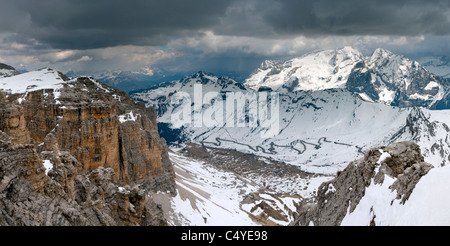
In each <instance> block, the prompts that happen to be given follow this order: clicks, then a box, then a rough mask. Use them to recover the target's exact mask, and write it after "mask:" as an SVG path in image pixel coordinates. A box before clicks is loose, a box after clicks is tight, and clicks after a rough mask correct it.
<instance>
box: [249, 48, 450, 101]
mask: <svg viewBox="0 0 450 246" xmlns="http://www.w3.org/2000/svg"><path fill="white" fill-rule="evenodd" d="M244 84H245V85H246V86H248V87H249V88H252V89H255V90H258V89H260V88H266V87H268V88H270V89H272V90H275V91H279V92H290V91H298V90H323V89H329V88H347V89H348V90H349V91H351V92H356V93H358V94H360V95H361V97H363V98H364V99H365V100H368V101H374V102H382V103H384V104H387V105H393V106H400V107H410V106H418V107H427V108H432V109H444V108H446V105H447V103H446V102H447V101H448V98H447V97H448V92H449V90H450V83H449V82H448V81H447V80H446V79H444V78H442V77H440V76H437V75H435V74H432V73H430V72H429V71H428V70H427V69H425V67H423V66H422V65H420V64H419V63H418V62H416V61H411V60H409V59H408V58H406V57H405V56H403V55H397V54H394V53H392V52H390V51H388V50H385V49H381V48H379V49H376V50H375V51H374V52H373V54H372V55H371V56H369V57H364V56H363V55H362V54H361V53H360V52H359V51H358V50H356V49H353V48H351V47H344V48H342V49H336V50H325V51H319V52H313V53H309V54H307V55H304V56H302V57H299V58H294V59H291V60H288V61H286V62H272V61H266V62H264V63H263V64H262V65H261V67H260V68H258V69H257V70H256V71H255V72H254V73H253V74H252V75H251V76H250V77H249V78H248V79H246V80H245V82H244Z"/></svg>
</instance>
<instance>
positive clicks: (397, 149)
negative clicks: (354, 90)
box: [292, 142, 433, 226]
mask: <svg viewBox="0 0 450 246" xmlns="http://www.w3.org/2000/svg"><path fill="white" fill-rule="evenodd" d="M431 168H433V166H432V165H431V164H428V163H425V162H424V158H423V156H422V155H421V153H420V148H419V146H418V145H417V144H415V143H413V142H400V143H396V144H393V145H391V146H387V147H376V148H373V149H371V150H370V151H368V152H367V153H366V154H365V155H364V157H363V158H361V159H360V160H357V161H355V162H351V163H350V164H349V165H348V166H347V168H345V169H344V170H343V171H342V172H338V174H337V176H336V178H334V179H333V180H331V181H329V182H324V183H323V184H322V185H321V186H320V187H319V189H318V192H317V196H316V198H315V202H314V203H306V202H304V203H303V204H301V208H300V209H299V215H298V216H297V218H296V220H295V221H294V223H292V225H316V226H338V225H341V223H342V221H343V219H344V218H345V217H346V216H347V215H348V214H350V213H352V212H353V211H354V210H355V209H356V208H357V206H358V204H359V203H360V201H361V199H362V198H363V197H364V196H365V195H366V192H367V189H368V187H369V186H373V185H379V186H381V185H382V184H383V182H392V184H390V185H389V187H388V188H389V189H390V190H391V191H392V192H394V193H396V196H395V197H394V199H393V200H392V201H391V202H390V203H391V204H392V203H393V202H394V200H397V202H399V203H400V204H404V203H405V202H407V200H408V198H409V196H410V195H411V193H412V192H413V190H414V188H415V186H416V184H417V183H418V182H419V180H420V178H421V177H422V176H424V175H425V174H427V173H428V171H429V170H430V169H431ZM386 179H389V181H386ZM376 212H377V211H373V207H372V211H371V214H372V216H371V218H370V220H371V221H366V222H365V223H366V224H367V225H376V223H375V220H374V219H375V218H376Z"/></svg>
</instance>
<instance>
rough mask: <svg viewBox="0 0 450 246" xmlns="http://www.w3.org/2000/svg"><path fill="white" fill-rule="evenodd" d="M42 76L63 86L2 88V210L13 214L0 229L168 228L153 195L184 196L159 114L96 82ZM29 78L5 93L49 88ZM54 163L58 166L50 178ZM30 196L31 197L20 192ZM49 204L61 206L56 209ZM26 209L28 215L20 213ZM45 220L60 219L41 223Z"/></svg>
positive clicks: (18, 79) (16, 79) (21, 77)
mask: <svg viewBox="0 0 450 246" xmlns="http://www.w3.org/2000/svg"><path fill="white" fill-rule="evenodd" d="M40 72H41V73H43V74H44V73H45V74H47V75H48V74H51V75H53V76H55V77H56V81H58V86H47V87H45V88H42V89H41V88H39V89H36V87H38V86H36V85H34V84H33V83H31V84H29V85H26V90H24V91H12V90H11V89H10V90H9V91H8V90H7V89H4V88H2V86H1V85H0V132H1V136H2V146H3V147H2V148H1V150H0V164H1V165H0V180H1V185H0V188H1V189H0V194H1V196H2V199H1V200H2V203H3V204H0V209H1V210H2V212H3V213H4V215H5V217H4V218H5V219H4V220H2V221H0V222H1V223H0V224H21V225H29V224H40V225H44V224H52V225H54V224H61V225H66V224H67V225H69V224H70V225H156V224H158V225H159V224H164V223H165V222H164V221H163V219H155V218H158V216H156V217H155V216H154V215H155V214H156V215H157V214H158V213H159V214H162V211H161V209H159V208H157V206H156V205H155V204H154V203H153V202H152V199H151V198H149V197H148V196H147V192H146V191H153V192H158V191H162V192H169V193H171V194H175V193H176V190H175V180H174V171H173V166H172V164H171V163H170V160H169V157H168V152H167V151H168V149H167V146H166V142H165V140H164V139H162V138H160V137H159V134H158V129H157V124H156V112H155V110H154V109H153V108H146V107H145V105H144V104H143V103H140V102H135V101H133V100H131V99H130V97H129V96H128V95H127V94H126V93H125V92H122V91H118V90H115V89H113V88H111V87H108V86H106V85H104V84H102V83H100V82H98V81H96V80H94V79H92V78H90V77H82V78H77V79H74V80H69V79H68V78H67V77H66V76H64V75H63V74H61V73H59V72H57V71H54V70H51V69H44V70H41V71H40ZM25 76H29V75H26V74H24V75H16V76H13V77H10V78H7V79H8V80H6V79H5V80H2V81H3V82H4V83H3V86H4V87H7V86H8V85H10V84H11V83H30V81H32V82H35V83H36V84H38V83H41V81H39V79H38V78H36V79H31V80H30V79H28V80H26V79H24V77H25ZM12 79H14V80H12ZM8 83H10V84H8ZM38 85H39V84H38ZM10 87H12V86H10ZM14 88H16V87H14ZM44 160H45V161H44ZM46 163H47V164H48V163H51V164H52V166H53V168H52V169H51V170H50V171H49V170H47V169H46V168H45V164H46ZM46 172H47V175H46ZM14 189H17V192H16V191H15V190H14ZM23 189H28V190H29V192H28V193H22V192H19V191H20V190H23ZM14 192H16V193H14ZM22 196H28V197H31V198H30V199H32V200H33V199H34V200H33V201H31V203H30V202H26V201H25V200H26V199H25V197H22ZM55 198H57V200H58V201H55ZM48 199H50V201H53V203H55V204H54V207H52V208H48V204H46V202H48V201H49V200H48ZM21 202H26V203H27V204H28V205H25V206H23V205H21V204H22V203H21ZM44 204H45V205H44ZM40 205H42V206H44V207H46V208H45V209H47V211H44V210H45V209H44V210H40ZM21 206H22V209H21V210H20V211H22V212H21V213H17V212H14V213H12V211H13V210H16V209H18V207H21ZM61 206H62V207H61ZM56 207H58V209H62V210H61V211H60V210H58V209H56ZM8 209H9V210H11V211H9V210H8ZM55 209H56V210H55ZM80 209H81V210H80ZM86 209H87V210H86ZM70 211H72V212H73V213H74V214H73V213H72V212H70ZM149 211H153V212H152V214H150V212H149ZM155 211H156V213H155ZM66 212H67V213H70V214H71V216H66V215H64V213H66ZM42 213H47V214H48V216H53V217H52V218H47V217H45V216H44V218H41V217H39V216H43V215H42ZM61 213H62V214H61ZM55 216H56V217H58V216H62V217H61V218H59V217H58V218H56V217H55ZM0 217H1V216H0ZM66 217H67V218H66ZM68 217H70V218H68ZM8 218H9V219H8ZM25 218H28V219H25ZM92 218H96V219H95V220H94V221H93V219H92ZM161 218H162V216H161ZM161 221H162V222H161ZM13 222H14V223H13Z"/></svg>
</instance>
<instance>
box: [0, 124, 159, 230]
mask: <svg viewBox="0 0 450 246" xmlns="http://www.w3.org/2000/svg"><path fill="white" fill-rule="evenodd" d="M0 147H1V151H0V214H1V216H0V225H2V226H6V225H8V226H10V225H28V226H38V225H46V226H50V225H76V226H81V225H103V226H112V225H165V224H166V221H165V220H164V219H162V218H163V215H162V213H163V211H162V210H161V208H159V207H158V206H157V205H156V204H155V203H154V202H153V201H152V199H151V197H148V196H147V195H146V192H145V190H144V189H142V188H141V187H140V186H139V185H135V186H133V187H130V186H125V187H120V186H118V185H117V178H116V175H115V173H114V170H113V169H111V168H103V167H99V168H97V169H93V170H92V171H87V170H84V169H83V167H82V164H81V163H80V162H79V161H77V160H76V159H75V158H74V157H73V156H72V155H70V153H68V152H65V151H61V152H59V153H55V152H49V151H48V152H42V153H41V154H40V153H38V152H37V151H36V149H35V148H34V146H33V145H18V144H13V143H11V139H10V138H9V137H8V136H7V135H6V134H5V133H3V132H0ZM44 163H45V164H46V165H44Z"/></svg>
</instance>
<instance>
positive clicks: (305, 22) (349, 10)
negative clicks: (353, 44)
mask: <svg viewBox="0 0 450 246" xmlns="http://www.w3.org/2000/svg"><path fill="white" fill-rule="evenodd" d="M271 9H272V11H270V12H266V13H265V16H264V19H265V20H266V21H267V22H268V24H269V25H270V26H271V27H273V28H274V29H276V30H277V32H278V33H280V34H292V33H298V34H306V35H308V34H325V35H423V34H431V35H445V34H450V1H447V0H431V1H418V0H417V1H411V0H396V1H392V0H378V1H373V0H345V1H334V0H316V1H296V0H285V1H275V4H274V5H273V6H272V7H271Z"/></svg>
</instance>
